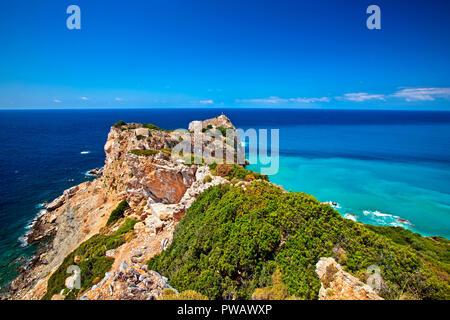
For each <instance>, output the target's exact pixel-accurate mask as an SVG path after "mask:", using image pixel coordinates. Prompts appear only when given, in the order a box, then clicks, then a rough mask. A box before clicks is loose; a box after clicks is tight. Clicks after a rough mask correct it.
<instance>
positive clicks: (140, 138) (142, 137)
mask: <svg viewBox="0 0 450 320" xmlns="http://www.w3.org/2000/svg"><path fill="white" fill-rule="evenodd" d="M136 139H137V140H138V141H139V140H142V139H144V136H143V135H142V134H138V135H137V136H136Z"/></svg>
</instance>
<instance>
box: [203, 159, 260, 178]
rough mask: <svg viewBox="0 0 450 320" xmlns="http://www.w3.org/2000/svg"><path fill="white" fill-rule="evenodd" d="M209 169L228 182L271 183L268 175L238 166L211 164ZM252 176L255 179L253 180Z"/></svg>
mask: <svg viewBox="0 0 450 320" xmlns="http://www.w3.org/2000/svg"><path fill="white" fill-rule="evenodd" d="M209 169H210V170H211V173H213V174H214V175H218V176H221V177H225V178H227V179H228V180H230V181H231V180H232V179H239V180H249V179H253V180H255V179H256V180H265V181H269V177H268V176H267V175H263V174H260V173H258V172H254V171H252V170H247V169H245V168H243V167H241V166H238V165H237V164H217V163H211V164H209ZM250 176H252V177H253V178H251V177H250Z"/></svg>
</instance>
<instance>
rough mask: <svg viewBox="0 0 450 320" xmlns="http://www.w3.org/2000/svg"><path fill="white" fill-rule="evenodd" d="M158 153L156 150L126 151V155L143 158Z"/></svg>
mask: <svg viewBox="0 0 450 320" xmlns="http://www.w3.org/2000/svg"><path fill="white" fill-rule="evenodd" d="M158 152H159V151H157V150H140V149H133V150H130V151H128V153H131V154H134V155H136V156H143V157H148V156H154V155H155V154H158Z"/></svg>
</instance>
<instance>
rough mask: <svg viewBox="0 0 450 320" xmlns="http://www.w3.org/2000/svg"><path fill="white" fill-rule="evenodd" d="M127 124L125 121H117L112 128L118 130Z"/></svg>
mask: <svg viewBox="0 0 450 320" xmlns="http://www.w3.org/2000/svg"><path fill="white" fill-rule="evenodd" d="M126 124H127V123H126V122H125V121H123V120H120V121H117V122H116V123H115V124H114V125H113V127H114V128H120V127H122V126H125V125H126Z"/></svg>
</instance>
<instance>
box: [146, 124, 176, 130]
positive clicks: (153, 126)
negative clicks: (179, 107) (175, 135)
mask: <svg viewBox="0 0 450 320" xmlns="http://www.w3.org/2000/svg"><path fill="white" fill-rule="evenodd" d="M142 127H143V128H146V129H149V130H150V131H153V130H157V131H166V132H171V131H172V130H167V129H162V128H160V127H158V126H156V125H154V124H152V123H144V124H143V125H142Z"/></svg>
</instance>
